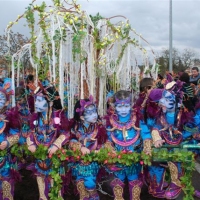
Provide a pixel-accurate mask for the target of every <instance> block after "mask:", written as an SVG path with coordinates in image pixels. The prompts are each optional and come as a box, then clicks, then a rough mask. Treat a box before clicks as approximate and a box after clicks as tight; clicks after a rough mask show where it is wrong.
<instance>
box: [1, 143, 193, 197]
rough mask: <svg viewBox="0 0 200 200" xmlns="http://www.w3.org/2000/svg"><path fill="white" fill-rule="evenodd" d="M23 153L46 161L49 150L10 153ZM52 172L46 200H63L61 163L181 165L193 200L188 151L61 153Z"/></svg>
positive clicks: (183, 180) (55, 157)
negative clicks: (48, 199)
mask: <svg viewBox="0 0 200 200" xmlns="http://www.w3.org/2000/svg"><path fill="white" fill-rule="evenodd" d="M22 152H23V153H24V155H26V156H33V157H34V158H35V159H40V160H45V159H47V158H49V157H48V148H47V147H45V146H42V145H39V146H38V148H37V150H36V152H35V153H31V152H30V151H29V150H28V149H27V146H26V145H21V146H18V145H14V146H12V147H11V153H12V154H13V155H15V156H16V157H18V158H22V155H23V154H22ZM5 155H6V151H0V156H5ZM50 158H51V160H52V163H53V165H52V171H51V173H50V175H51V177H52V178H53V180H54V187H51V190H50V193H49V197H50V199H52V200H54V199H58V200H60V199H62V198H61V197H59V191H60V190H61V188H62V179H61V176H60V167H61V165H62V163H63V161H67V162H77V161H80V160H82V161H83V162H85V163H88V162H98V163H99V164H106V165H109V164H114V163H121V164H123V165H127V166H130V165H132V164H133V163H138V162H140V163H141V164H144V165H149V166H150V165H151V162H152V161H154V162H167V161H173V162H181V164H182V168H183V170H184V175H183V176H182V177H181V184H182V186H183V191H184V193H185V197H184V200H191V199H193V194H194V188H193V186H192V182H191V180H192V172H193V170H194V155H193V153H192V152H191V151H187V149H174V150H173V151H170V152H169V150H168V149H167V148H161V149H153V151H152V156H149V155H146V154H145V153H144V152H142V153H136V152H125V151H121V152H116V154H115V153H111V152H110V151H109V150H108V149H100V151H99V152H98V153H95V152H94V151H92V152H91V153H90V154H86V155H83V154H81V152H80V151H77V150H76V151H73V150H66V149H60V150H58V151H57V152H56V153H55V154H54V155H53V156H52V157H50Z"/></svg>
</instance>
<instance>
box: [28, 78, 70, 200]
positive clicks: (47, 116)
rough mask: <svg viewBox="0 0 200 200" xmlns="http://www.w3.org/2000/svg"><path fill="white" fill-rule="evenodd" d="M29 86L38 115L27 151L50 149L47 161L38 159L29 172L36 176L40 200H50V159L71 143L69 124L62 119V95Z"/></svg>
mask: <svg viewBox="0 0 200 200" xmlns="http://www.w3.org/2000/svg"><path fill="white" fill-rule="evenodd" d="M45 83H46V82H45ZM28 86H29V88H30V89H31V90H32V91H34V95H35V111H36V113H35V114H34V115H33V116H32V120H31V129H32V132H31V134H30V135H29V136H28V137H27V145H28V149H29V150H30V151H31V152H32V153H34V152H35V151H36V149H37V147H38V146H39V145H43V146H45V147H48V154H49V155H47V158H46V159H45V160H39V159H36V161H35V163H34V164H32V165H30V166H29V168H28V169H30V170H33V171H34V172H35V175H36V178H37V183H38V188H39V196H40V200H47V199H49V198H48V193H49V191H50V188H51V187H52V186H53V180H52V178H51V176H50V172H51V171H52V169H51V166H52V161H51V156H52V155H53V154H54V153H55V152H56V151H57V150H58V149H61V147H62V146H63V145H65V144H66V143H67V142H68V140H69V132H68V120H67V119H66V118H64V117H63V115H62V105H61V101H60V98H59V94H58V92H57V91H56V89H55V87H54V86H53V85H50V84H49V85H48V86H47V85H45V86H46V87H44V86H43V85H42V84H41V83H39V86H38V87H36V86H34V85H33V84H29V85H28ZM60 171H61V170H60ZM60 175H62V174H60ZM63 175H64V174H63ZM59 195H60V197H61V194H59Z"/></svg>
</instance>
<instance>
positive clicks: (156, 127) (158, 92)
mask: <svg viewBox="0 0 200 200" xmlns="http://www.w3.org/2000/svg"><path fill="white" fill-rule="evenodd" d="M180 88H181V83H180V82H179V81H177V82H174V81H173V82H170V83H168V84H167V85H166V86H165V89H153V90H152V91H151V92H150V94H149V97H148V101H147V106H146V116H147V119H146V120H147V124H148V126H149V127H150V129H151V134H152V139H153V143H154V145H155V146H156V147H157V145H158V143H159V146H162V144H163V143H165V144H169V145H179V144H181V143H183V142H188V141H189V140H190V138H191V137H192V132H191V131H189V129H187V128H186V127H188V126H189V124H191V123H192V120H193V115H192V114H191V113H189V112H185V110H184V108H183V107H182V98H183V95H182V92H181V90H180ZM171 150H173V149H169V151H171ZM164 165H166V166H168V167H169V171H170V176H171V182H170V183H169V185H168V187H167V188H166V189H164V187H165V186H166V182H165V170H166V168H165V167H163V165H161V164H160V163H153V164H152V166H150V167H149V177H150V180H149V181H150V186H149V193H150V194H152V195H153V196H154V197H156V198H166V199H174V198H176V197H177V196H178V195H179V194H180V192H181V189H182V186H181V182H180V177H181V176H182V175H183V174H182V173H183V172H182V169H181V165H180V163H176V162H168V163H164Z"/></svg>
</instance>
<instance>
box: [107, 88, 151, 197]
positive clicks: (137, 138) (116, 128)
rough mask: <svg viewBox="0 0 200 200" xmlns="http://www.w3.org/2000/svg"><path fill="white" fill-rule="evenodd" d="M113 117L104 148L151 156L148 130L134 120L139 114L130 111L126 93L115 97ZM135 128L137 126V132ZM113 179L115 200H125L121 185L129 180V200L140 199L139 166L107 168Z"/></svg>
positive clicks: (120, 165)
mask: <svg viewBox="0 0 200 200" xmlns="http://www.w3.org/2000/svg"><path fill="white" fill-rule="evenodd" d="M114 108H115V113H114V114H112V115H111V116H110V118H109V122H108V123H109V126H108V127H107V134H108V142H107V143H106V145H105V146H106V147H107V148H109V149H110V150H112V151H113V152H116V151H125V152H141V151H142V149H143V151H144V152H145V153H146V154H151V144H152V143H151V134H150V131H149V129H148V128H147V126H146V125H145V124H144V123H143V122H142V121H141V120H140V119H139V118H137V114H138V115H140V111H136V109H135V110H132V105H131V94H130V92H129V91H125V90H121V91H118V92H117V93H115V94H114ZM137 126H140V128H138V127H137ZM106 168H107V170H108V171H109V172H110V173H113V174H114V176H115V178H114V180H113V181H112V182H111V187H112V189H113V194H114V198H115V200H117V199H120V200H122V199H124V198H123V190H124V186H125V184H124V181H125V178H127V179H128V183H129V193H130V199H131V200H133V199H134V200H138V199H140V193H141V188H142V182H141V181H140V180H139V174H140V173H141V165H140V163H134V164H132V165H131V166H125V165H122V164H119V163H116V164H115V165H108V166H106Z"/></svg>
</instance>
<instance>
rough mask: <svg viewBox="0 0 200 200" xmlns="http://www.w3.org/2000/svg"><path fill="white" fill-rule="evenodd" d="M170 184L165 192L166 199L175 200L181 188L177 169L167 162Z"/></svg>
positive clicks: (174, 165)
mask: <svg viewBox="0 0 200 200" xmlns="http://www.w3.org/2000/svg"><path fill="white" fill-rule="evenodd" d="M168 166H169V171H170V176H171V183H170V185H169V187H168V188H167V190H166V192H165V198H166V199H176V198H177V197H178V196H179V194H180V193H181V190H182V186H181V182H180V180H179V176H178V167H177V166H176V164H175V163H173V162H168Z"/></svg>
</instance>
